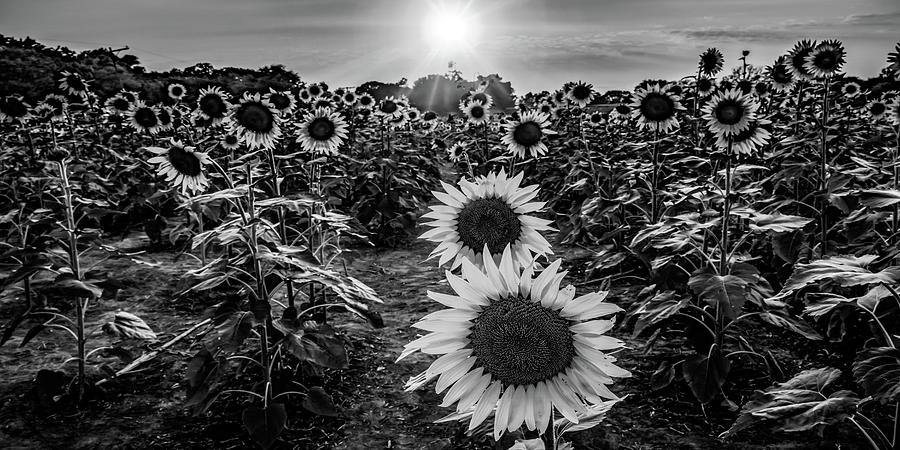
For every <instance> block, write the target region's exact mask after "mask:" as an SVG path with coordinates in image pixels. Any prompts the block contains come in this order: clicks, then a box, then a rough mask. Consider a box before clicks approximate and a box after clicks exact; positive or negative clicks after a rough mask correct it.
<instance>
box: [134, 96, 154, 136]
mask: <svg viewBox="0 0 900 450" xmlns="http://www.w3.org/2000/svg"><path fill="white" fill-rule="evenodd" d="M128 119H129V120H130V123H131V126H132V127H134V129H135V130H137V131H138V132H140V133H149V134H156V132H157V131H159V116H158V113H157V110H156V108H155V107H153V106H150V105H148V104H146V103H144V101H143V100H136V101H135V102H134V103H132V104H131V108H130V109H129V110H128Z"/></svg>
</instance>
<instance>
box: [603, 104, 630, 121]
mask: <svg viewBox="0 0 900 450" xmlns="http://www.w3.org/2000/svg"><path fill="white" fill-rule="evenodd" d="M632 114H633V111H632V109H631V106H628V105H625V104H622V105H616V106H615V107H614V108H613V109H612V110H611V111H610V112H609V118H610V119H614V120H618V121H621V122H624V121H627V120H628V119H629V118H631V115H632Z"/></svg>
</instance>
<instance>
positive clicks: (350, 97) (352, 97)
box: [341, 90, 359, 108]
mask: <svg viewBox="0 0 900 450" xmlns="http://www.w3.org/2000/svg"><path fill="white" fill-rule="evenodd" d="M358 99H359V96H357V95H356V92H353V91H350V90H348V91H347V92H344V95H343V96H341V100H343V101H344V105H346V106H347V107H348V108H352V107H353V106H356V101H357V100H358Z"/></svg>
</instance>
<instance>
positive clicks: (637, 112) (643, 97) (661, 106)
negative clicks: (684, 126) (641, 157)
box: [630, 83, 684, 133]
mask: <svg viewBox="0 0 900 450" xmlns="http://www.w3.org/2000/svg"><path fill="white" fill-rule="evenodd" d="M667 87H668V86H667V85H665V84H663V85H659V84H657V83H650V84H648V85H647V87H645V88H638V89H636V90H635V91H634V101H633V102H632V103H631V105H630V106H631V108H632V112H631V115H632V117H634V118H636V119H638V127H640V128H648V129H658V130H659V131H660V132H662V133H668V132H669V130H671V129H672V128H677V127H678V118H677V117H675V114H676V113H677V112H678V111H679V110H684V107H683V106H681V103H680V102H679V100H681V99H680V98H679V97H678V96H677V95H673V94H671V93H670V92H669V90H668V88H667Z"/></svg>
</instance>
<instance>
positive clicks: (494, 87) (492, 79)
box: [409, 72, 515, 114]
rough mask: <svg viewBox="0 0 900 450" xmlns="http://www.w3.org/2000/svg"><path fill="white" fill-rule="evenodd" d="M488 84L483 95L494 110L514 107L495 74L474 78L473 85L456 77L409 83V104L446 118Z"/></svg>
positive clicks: (509, 90) (509, 89) (432, 77)
mask: <svg viewBox="0 0 900 450" xmlns="http://www.w3.org/2000/svg"><path fill="white" fill-rule="evenodd" d="M483 82H488V83H489V84H488V88H487V90H486V92H487V93H488V94H490V95H491V96H492V97H493V98H494V107H493V108H494V109H497V110H505V109H509V108H512V107H514V106H515V99H514V98H513V92H514V91H513V88H512V85H511V84H510V83H509V82H508V81H503V78H502V77H500V75H497V74H491V75H487V76H478V78H477V79H476V80H475V81H469V80H466V79H463V78H462V77H460V76H459V74H458V72H457V73H449V74H446V75H437V74H432V75H428V76H425V77H422V78H419V79H418V80H416V81H415V82H413V87H412V91H411V92H410V93H409V102H410V103H411V104H412V105H414V106H416V107H417V108H419V109H422V110H428V111H434V112H437V113H441V114H447V113H452V112H457V111H459V101H460V99H461V98H462V97H463V96H465V95H466V94H468V93H469V92H470V91H472V90H474V89H476V88H477V87H478V86H479V85H480V84H481V83H483Z"/></svg>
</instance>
